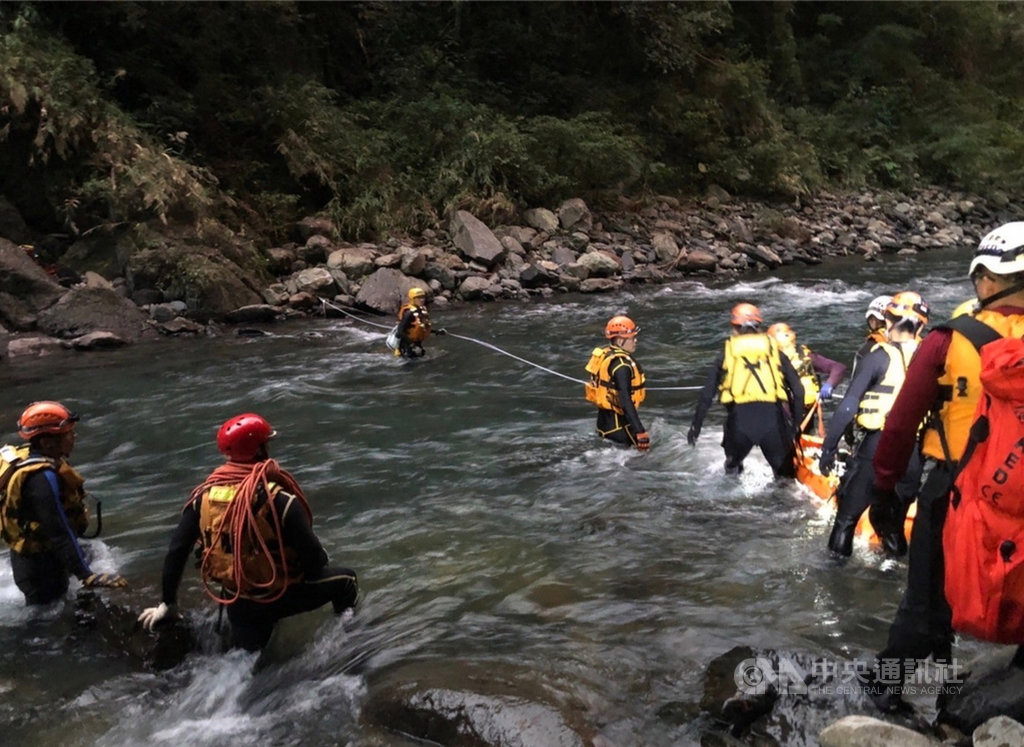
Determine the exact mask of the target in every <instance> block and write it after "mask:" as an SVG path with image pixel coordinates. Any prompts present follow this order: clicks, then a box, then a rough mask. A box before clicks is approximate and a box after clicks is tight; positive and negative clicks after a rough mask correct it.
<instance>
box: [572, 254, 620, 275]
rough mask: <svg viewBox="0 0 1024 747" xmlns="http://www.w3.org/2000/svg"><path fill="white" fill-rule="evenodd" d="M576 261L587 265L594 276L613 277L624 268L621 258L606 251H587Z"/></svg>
mask: <svg viewBox="0 0 1024 747" xmlns="http://www.w3.org/2000/svg"><path fill="white" fill-rule="evenodd" d="M576 261H577V262H578V263H579V264H581V265H583V266H584V267H586V268H587V271H588V272H589V273H590V275H591V276H592V277H598V278H607V277H612V276H614V275H616V274H618V273H619V271H620V270H621V269H622V263H621V262H620V261H619V259H618V258H617V257H613V256H611V255H610V254H607V253H605V252H585V253H584V254H581V255H580V256H579V258H578V259H577V260H576Z"/></svg>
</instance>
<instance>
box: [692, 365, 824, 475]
mask: <svg viewBox="0 0 1024 747" xmlns="http://www.w3.org/2000/svg"><path fill="white" fill-rule="evenodd" d="M779 363H780V370H781V371H782V376H783V379H784V381H785V385H786V390H787V392H786V393H787V395H788V396H789V410H788V412H787V410H786V408H785V407H784V406H783V403H782V402H744V403H739V404H736V403H731V404H727V405H726V406H725V409H726V417H725V428H724V430H723V431H722V448H723V449H724V450H725V471H726V473H727V474H732V475H735V474H739V473H741V472H742V471H743V460H744V459H746V457H747V455H748V454H749V453H750V450H751V449H753V448H754V447H755V446H758V447H759V448H760V449H761V453H762V454H764V458H765V459H767V460H768V464H770V465H771V468H772V473H773V474H774V475H775V476H776V477H793V476H795V474H796V463H795V458H794V456H795V452H796V440H795V438H796V436H795V434H796V429H797V428H798V427H799V422H800V420H801V419H802V417H803V402H804V387H803V384H801V383H800V376H799V375H798V374H797V372H796V369H795V368H793V364H792V363H790V361H789V359H788V358H787V357H786V356H785V355H779ZM724 375H725V350H724V349H723V350H722V351H721V352H719V354H718V356H717V357H716V358H715V361H714V363H712V364H711V367H710V368H709V369H708V375H707V378H706V379H705V381H704V388H703V389H701V392H700V396H699V397H698V399H697V410H696V412H695V413H694V415H693V421H692V423H693V424H692V425H691V432H693V431H694V429H696V432H697V433H699V432H700V428H701V425H703V423H704V418H705V416H706V415H707V413H708V410H710V409H711V405H712V403H713V402H714V401H715V398H716V396H717V395H718V387H719V385H720V384H721V382H722V377H723V376H724Z"/></svg>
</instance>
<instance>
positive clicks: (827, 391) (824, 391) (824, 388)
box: [818, 381, 832, 399]
mask: <svg viewBox="0 0 1024 747" xmlns="http://www.w3.org/2000/svg"><path fill="white" fill-rule="evenodd" d="M818 394H819V395H820V396H821V398H822V399H832V385H831V384H830V383H828V382H827V381H826V382H825V383H824V384H822V385H821V391H820V392H818Z"/></svg>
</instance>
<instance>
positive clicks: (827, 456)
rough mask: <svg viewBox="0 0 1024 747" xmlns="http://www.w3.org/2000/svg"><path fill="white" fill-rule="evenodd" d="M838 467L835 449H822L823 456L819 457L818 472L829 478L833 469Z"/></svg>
mask: <svg viewBox="0 0 1024 747" xmlns="http://www.w3.org/2000/svg"><path fill="white" fill-rule="evenodd" d="M835 465H836V451H835V449H829V450H828V451H825V450H824V449H822V451H821V456H820V457H818V472H820V473H821V474H823V475H824V476H825V477H828V476H829V475H830V474H831V473H832V468H833V467H835Z"/></svg>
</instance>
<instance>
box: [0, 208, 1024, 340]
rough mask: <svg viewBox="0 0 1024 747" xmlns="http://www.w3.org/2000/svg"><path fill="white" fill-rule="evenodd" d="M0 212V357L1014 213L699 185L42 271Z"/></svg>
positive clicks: (965, 230) (140, 244)
mask: <svg viewBox="0 0 1024 747" xmlns="http://www.w3.org/2000/svg"><path fill="white" fill-rule="evenodd" d="M0 215H2V216H4V220H3V221H0V236H6V237H7V238H0V356H3V355H6V356H11V357H13V356H19V355H40V354H45V353H48V352H52V351H54V350H60V349H63V348H75V349H96V348H104V347H111V346H116V345H122V344H128V343H132V342H136V341H138V340H141V339H145V338H147V337H157V336H159V335H161V334H163V335H183V334H185V335H197V334H216V333H217V332H218V331H219V329H220V328H219V327H218V326H217V323H218V322H228V323H254V322H267V321H272V320H274V319H279V318H287V317H293V316H301V315H311V314H319V313H323V310H324V308H325V305H324V304H323V303H322V301H330V302H331V303H332V304H334V305H340V306H343V307H353V308H359V309H362V310H370V311H374V312H378V313H382V314H392V313H394V312H395V311H396V309H397V308H398V305H399V303H400V300H401V299H402V298H403V297H404V295H405V293H406V292H407V291H408V289H409V288H410V287H412V286H413V285H418V286H420V287H424V288H428V289H429V290H430V291H431V292H432V294H433V296H434V298H435V302H436V303H438V304H441V305H444V304H450V303H461V302H477V301H493V300H502V299H509V300H512V299H516V300H526V299H530V298H532V297H537V296H540V297H546V296H551V295H554V294H556V293H566V292H580V293H603V292H609V291H615V290H617V289H619V288H621V287H623V286H624V285H627V284H643V283H649V284H658V283H665V282H670V281H674V280H678V279H681V278H685V277H690V276H699V277H707V278H726V279H727V278H729V277H736V276H741V275H746V274H751V273H765V272H771V271H772V270H773V269H775V268H777V267H780V266H782V265H788V264H793V263H803V264H817V263H820V262H822V261H825V260H827V258H829V257H833V256H842V255H851V254H853V255H859V256H862V257H863V258H864V259H865V260H866V261H870V260H872V259H875V258H877V257H878V256H880V255H882V254H886V253H897V252H905V253H916V252H921V251H928V250H930V249H935V248H944V247H957V246H963V247H973V246H975V245H976V244H977V242H978V239H979V238H980V237H981V236H982V235H984V234H985V233H986V232H987V231H988V230H990V229H991V228H993V227H994V226H996V225H998V224H999V223H1002V222H1005V221H1007V220H1011V219H1016V218H1020V217H1021V216H1022V215H1024V211H1022V208H1021V206H1019V205H1015V204H1012V203H1011V202H1010V201H1009V200H1008V199H1005V198H1003V199H1001V198H996V199H990V200H985V199H982V198H979V197H976V196H971V195H966V194H962V193H957V192H951V191H947V190H943V189H938V188H932V189H923V190H920V191H918V192H916V193H914V194H910V195H901V194H893V193H878V192H862V193H856V194H844V195H836V194H827V193H822V194H819V195H817V196H815V197H813V198H808V199H806V200H804V201H803V202H800V203H788V204H770V203H765V202H753V201H748V200H739V199H735V198H733V197H732V196H730V195H729V194H727V193H725V192H724V191H723V190H720V189H712V190H710V191H709V193H708V194H707V195H706V196H705V197H704V199H701V200H690V201H683V200H679V199H677V198H674V197H670V196H662V197H657V198H652V199H651V200H649V201H645V202H643V203H634V202H629V201H626V200H624V199H623V200H621V201H620V204H619V205H617V206H615V209H610V210H601V211H596V210H592V209H591V208H590V207H589V206H588V205H587V204H586V203H585V202H584V201H583V200H582V199H579V198H575V199H570V200H567V201H565V202H564V203H562V204H561V205H558V206H555V209H553V210H551V209H547V208H543V207H537V208H532V209H529V210H525V211H524V212H523V213H522V215H521V216H520V217H519V220H518V222H517V223H515V224H505V225H495V226H488V225H486V224H485V223H484V222H482V221H481V220H479V219H478V218H477V217H475V216H473V215H472V214H470V213H468V212H466V211H458V212H456V213H455V214H454V215H453V216H452V217H451V219H450V221H449V222H448V225H447V226H446V227H445V229H444V230H438V231H429V230H428V231H425V232H424V233H423V234H422V235H419V236H415V237H403V238H392V239H389V240H387V241H385V242H384V243H381V244H368V243H350V242H346V241H343V240H340V239H339V238H338V233H337V231H336V230H335V228H334V226H333V225H332V224H331V223H330V221H328V220H326V219H323V218H318V217H310V218H307V219H304V220H302V221H300V222H299V223H298V224H296V226H295V227H294V230H293V239H294V240H293V241H291V242H288V243H285V244H282V245H280V246H274V247H265V248H261V247H257V246H255V245H254V244H253V243H252V242H251V241H248V240H246V239H244V237H240V236H238V235H234V234H231V233H230V232H227V231H226V229H224V228H223V227H222V226H219V227H218V229H217V230H213V229H207V230H205V231H203V230H199V231H195V230H187V231H186V230H178V231H176V232H173V233H172V234H168V232H167V231H166V229H164V230H163V232H162V233H157V232H156V231H155V230H153V229H151V228H150V227H147V226H134V227H131V228H130V229H119V230H118V231H116V232H113V233H108V234H103V233H99V232H98V233H96V234H93V235H91V236H90V237H88V238H85V239H81V240H79V241H76V242H75V243H73V244H71V245H70V246H69V247H67V248H65V249H64V250H63V251H62V253H60V256H59V257H57V258H55V259H56V260H57V264H56V268H57V270H58V271H57V272H56V274H54V267H53V266H51V267H49V268H48V269H49V270H50V272H49V273H47V272H46V271H45V270H44V268H43V266H41V265H40V263H39V262H36V261H33V260H32V259H31V258H30V254H31V251H32V250H31V246H29V245H32V242H33V241H35V242H41V243H43V244H45V243H46V239H45V238H44V237H39V236H36V235H34V234H33V232H32V230H31V229H30V228H29V227H27V226H26V225H25V224H24V223H23V222H20V220H19V219H16V218H14V219H12V218H11V217H10V216H11V210H9V209H8V210H3V211H0ZM26 249H28V251H26Z"/></svg>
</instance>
